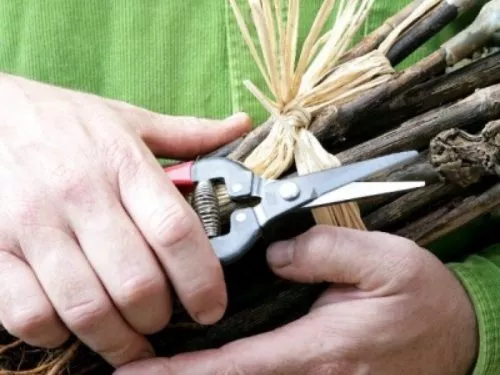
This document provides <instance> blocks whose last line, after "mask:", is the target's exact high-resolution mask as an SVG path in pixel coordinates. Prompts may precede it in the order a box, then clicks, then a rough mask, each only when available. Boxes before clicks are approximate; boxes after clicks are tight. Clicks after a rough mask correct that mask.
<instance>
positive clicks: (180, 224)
mask: <svg viewBox="0 0 500 375" xmlns="http://www.w3.org/2000/svg"><path fill="white" fill-rule="evenodd" d="M150 228H151V230H152V234H153V238H154V239H155V241H156V243H157V244H158V245H159V246H160V247H162V248H177V247H178V245H179V244H181V243H183V242H184V241H185V240H186V239H188V238H189V237H190V236H192V235H193V234H194V232H195V222H194V220H192V215H190V213H189V212H188V211H187V209H185V208H184V207H182V206H181V204H179V203H173V204H171V205H170V206H168V207H166V208H165V207H162V208H158V209H156V210H155V212H154V213H153V215H151V218H150Z"/></svg>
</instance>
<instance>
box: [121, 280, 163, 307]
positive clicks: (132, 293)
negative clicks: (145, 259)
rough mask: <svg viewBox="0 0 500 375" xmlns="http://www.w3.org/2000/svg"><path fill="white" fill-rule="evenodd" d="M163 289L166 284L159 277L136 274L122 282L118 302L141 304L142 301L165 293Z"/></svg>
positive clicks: (128, 304) (123, 304)
mask: <svg viewBox="0 0 500 375" xmlns="http://www.w3.org/2000/svg"><path fill="white" fill-rule="evenodd" d="M165 289H166V285H165V283H164V282H163V280H162V279H160V278H155V277H148V276H145V275H141V276H136V277H134V278H131V279H129V280H128V281H126V282H125V283H124V284H123V286H122V288H121V290H120V293H121V295H120V296H119V297H118V300H119V302H118V303H119V304H121V305H122V306H136V305H141V304H142V303H143V302H144V301H149V300H151V299H152V298H155V297H158V296H160V295H162V294H165Z"/></svg>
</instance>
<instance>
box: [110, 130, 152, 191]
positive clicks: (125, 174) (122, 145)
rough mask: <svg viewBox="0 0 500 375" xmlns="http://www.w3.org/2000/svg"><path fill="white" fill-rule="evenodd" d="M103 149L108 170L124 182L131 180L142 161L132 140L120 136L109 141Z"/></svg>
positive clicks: (140, 153) (140, 154)
mask: <svg viewBox="0 0 500 375" xmlns="http://www.w3.org/2000/svg"><path fill="white" fill-rule="evenodd" d="M104 147H105V150H104V154H105V160H106V162H107V163H108V166H109V167H110V169H111V170H112V171H115V172H116V173H118V175H119V176H120V178H122V179H125V180H126V182H128V181H131V180H133V179H134V178H135V177H136V175H137V173H138V171H139V169H140V166H141V164H142V163H143V159H144V158H143V157H142V152H141V151H140V150H139V148H138V147H137V144H136V143H135V142H133V140H132V139H129V138H127V137H126V136H121V137H119V138H116V139H113V140H110V141H109V142H108V143H106V145H105V146H104Z"/></svg>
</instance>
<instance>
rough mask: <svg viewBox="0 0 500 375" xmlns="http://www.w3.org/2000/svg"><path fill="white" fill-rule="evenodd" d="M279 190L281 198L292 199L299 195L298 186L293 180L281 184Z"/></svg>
mask: <svg viewBox="0 0 500 375" xmlns="http://www.w3.org/2000/svg"><path fill="white" fill-rule="evenodd" d="M279 191H280V195H281V198H283V199H284V200H287V201H293V200H294V199H297V197H298V196H299V195H300V189H299V187H298V186H297V185H296V184H294V183H293V182H289V181H287V182H284V183H283V184H281V186H280V190H279Z"/></svg>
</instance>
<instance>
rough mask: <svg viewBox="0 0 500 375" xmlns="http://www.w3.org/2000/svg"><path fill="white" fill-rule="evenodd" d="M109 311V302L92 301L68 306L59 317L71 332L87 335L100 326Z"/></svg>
mask: <svg viewBox="0 0 500 375" xmlns="http://www.w3.org/2000/svg"><path fill="white" fill-rule="evenodd" d="M111 311H112V307H111V305H110V303H109V302H107V301H103V300H99V299H92V300H87V301H79V302H77V303H75V304H74V305H71V306H68V307H67V308H65V309H64V311H63V312H62V314H61V315H62V317H63V319H64V320H65V321H66V322H67V324H68V326H69V327H71V329H72V330H73V331H76V332H80V333H87V332H90V331H92V330H94V329H95V328H96V327H97V326H98V325H100V324H102V322H103V321H105V319H106V317H108V316H109V314H110V313H111Z"/></svg>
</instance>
